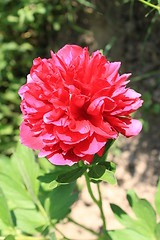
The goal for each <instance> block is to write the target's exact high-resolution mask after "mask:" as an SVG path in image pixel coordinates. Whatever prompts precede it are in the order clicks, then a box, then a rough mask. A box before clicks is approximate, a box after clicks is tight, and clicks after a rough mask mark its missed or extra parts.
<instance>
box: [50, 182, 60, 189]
mask: <svg viewBox="0 0 160 240" xmlns="http://www.w3.org/2000/svg"><path fill="white" fill-rule="evenodd" d="M57 186H58V182H56V181H52V182H50V184H49V189H54V188H56V187H57Z"/></svg>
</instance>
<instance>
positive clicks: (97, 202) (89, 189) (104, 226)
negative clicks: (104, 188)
mask: <svg viewBox="0 0 160 240" xmlns="http://www.w3.org/2000/svg"><path fill="white" fill-rule="evenodd" d="M84 176H85V179H86V183H87V188H88V192H89V194H90V196H91V198H92V200H93V201H94V203H95V204H96V205H97V206H98V208H99V210H100V214H101V218H102V221H103V230H104V231H106V221H105V216H104V213H103V208H102V196H101V191H100V187H99V183H97V188H98V195H99V200H97V199H96V198H95V196H94V195H93V192H92V189H91V185H90V180H89V177H88V175H87V172H85V173H84Z"/></svg>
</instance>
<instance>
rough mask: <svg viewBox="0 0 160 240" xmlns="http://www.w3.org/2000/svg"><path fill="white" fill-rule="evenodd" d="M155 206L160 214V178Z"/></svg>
mask: <svg viewBox="0 0 160 240" xmlns="http://www.w3.org/2000/svg"><path fill="white" fill-rule="evenodd" d="M155 206H156V210H157V213H158V215H159V216H160V179H159V181H158V186H157V191H156V194H155Z"/></svg>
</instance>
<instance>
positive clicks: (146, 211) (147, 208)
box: [127, 190, 156, 233]
mask: <svg viewBox="0 0 160 240" xmlns="http://www.w3.org/2000/svg"><path fill="white" fill-rule="evenodd" d="M127 199H128V202H129V205H130V206H131V208H132V210H133V212H134V213H135V215H136V217H137V219H139V220H140V221H141V222H142V223H143V225H144V226H145V229H146V230H147V231H148V232H150V233H153V232H154V231H155V227H156V214H155V211H154V209H153V207H152V206H151V204H150V203H149V202H148V201H147V200H145V199H139V198H138V196H137V194H136V193H135V192H134V191H133V190H129V191H128V193H127Z"/></svg>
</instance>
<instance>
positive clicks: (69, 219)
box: [68, 217, 99, 236]
mask: <svg viewBox="0 0 160 240" xmlns="http://www.w3.org/2000/svg"><path fill="white" fill-rule="evenodd" d="M68 221H69V222H72V223H74V224H75V225H77V226H79V227H81V228H83V229H85V230H87V231H88V232H90V233H92V234H94V235H96V236H99V234H98V233H96V232H95V231H93V230H92V229H90V228H88V227H86V226H84V225H83V224H81V223H78V222H76V221H75V220H74V219H72V218H70V217H68Z"/></svg>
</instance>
